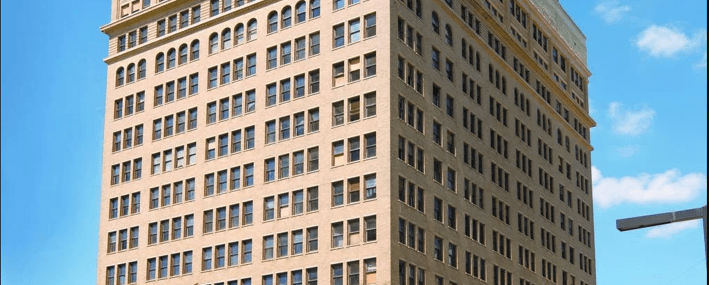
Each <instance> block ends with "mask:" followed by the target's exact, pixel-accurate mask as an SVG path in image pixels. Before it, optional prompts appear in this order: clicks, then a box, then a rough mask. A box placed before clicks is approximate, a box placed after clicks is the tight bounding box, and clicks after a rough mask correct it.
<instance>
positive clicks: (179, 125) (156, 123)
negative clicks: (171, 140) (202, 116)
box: [152, 107, 198, 141]
mask: <svg viewBox="0 0 709 285" xmlns="http://www.w3.org/2000/svg"><path fill="white" fill-rule="evenodd" d="M197 117H198V114H197V107H194V108H190V109H189V110H186V111H180V112H177V113H175V115H172V114H171V115H167V116H165V117H164V118H157V119H154V120H153V135H152V138H153V141H156V140H160V139H163V138H168V137H170V136H172V135H173V134H174V135H179V134H182V133H184V132H185V130H188V131H190V130H194V129H197ZM163 123H164V124H163Z"/></svg>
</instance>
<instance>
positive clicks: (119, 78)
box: [116, 59, 147, 87]
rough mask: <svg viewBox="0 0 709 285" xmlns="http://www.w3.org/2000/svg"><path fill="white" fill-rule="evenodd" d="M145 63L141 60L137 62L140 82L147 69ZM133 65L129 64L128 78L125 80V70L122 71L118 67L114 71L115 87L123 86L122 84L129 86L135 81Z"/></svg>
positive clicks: (121, 68)
mask: <svg viewBox="0 0 709 285" xmlns="http://www.w3.org/2000/svg"><path fill="white" fill-rule="evenodd" d="M146 65H147V63H146V61H145V59H141V60H139V61H138V79H137V80H141V79H143V78H145V71H146V68H147V66H146ZM135 68H136V67H135V63H130V64H128V67H126V69H127V73H128V77H127V78H126V70H125V69H123V67H122V66H121V67H119V68H118V69H117V70H116V87H119V86H123V84H130V83H133V82H135V81H136V78H135V76H136V74H135Z"/></svg>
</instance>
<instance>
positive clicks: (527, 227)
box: [517, 213, 534, 240]
mask: <svg viewBox="0 0 709 285" xmlns="http://www.w3.org/2000/svg"><path fill="white" fill-rule="evenodd" d="M517 231H518V232H520V233H522V234H524V235H525V236H527V237H528V238H530V239H532V240H534V220H532V219H530V218H527V216H525V215H523V214H522V213H517Z"/></svg>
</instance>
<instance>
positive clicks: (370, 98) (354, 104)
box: [332, 92, 377, 127]
mask: <svg viewBox="0 0 709 285" xmlns="http://www.w3.org/2000/svg"><path fill="white" fill-rule="evenodd" d="M362 102H363V103H364V106H362ZM345 103H346V104H347V115H346V116H345ZM362 111H364V112H362ZM376 115H377V93H376V92H369V93H365V94H364V95H362V96H361V97H360V96H354V97H350V98H348V99H347V100H341V101H337V102H334V103H332V126H333V127H335V126H340V125H344V124H345V121H346V122H347V123H352V122H357V121H359V119H360V118H369V117H373V116H376Z"/></svg>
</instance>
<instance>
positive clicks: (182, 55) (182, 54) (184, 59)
mask: <svg viewBox="0 0 709 285" xmlns="http://www.w3.org/2000/svg"><path fill="white" fill-rule="evenodd" d="M186 62H187V44H182V45H181V46H180V58H179V59H178V60H177V64H184V63H186Z"/></svg>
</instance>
